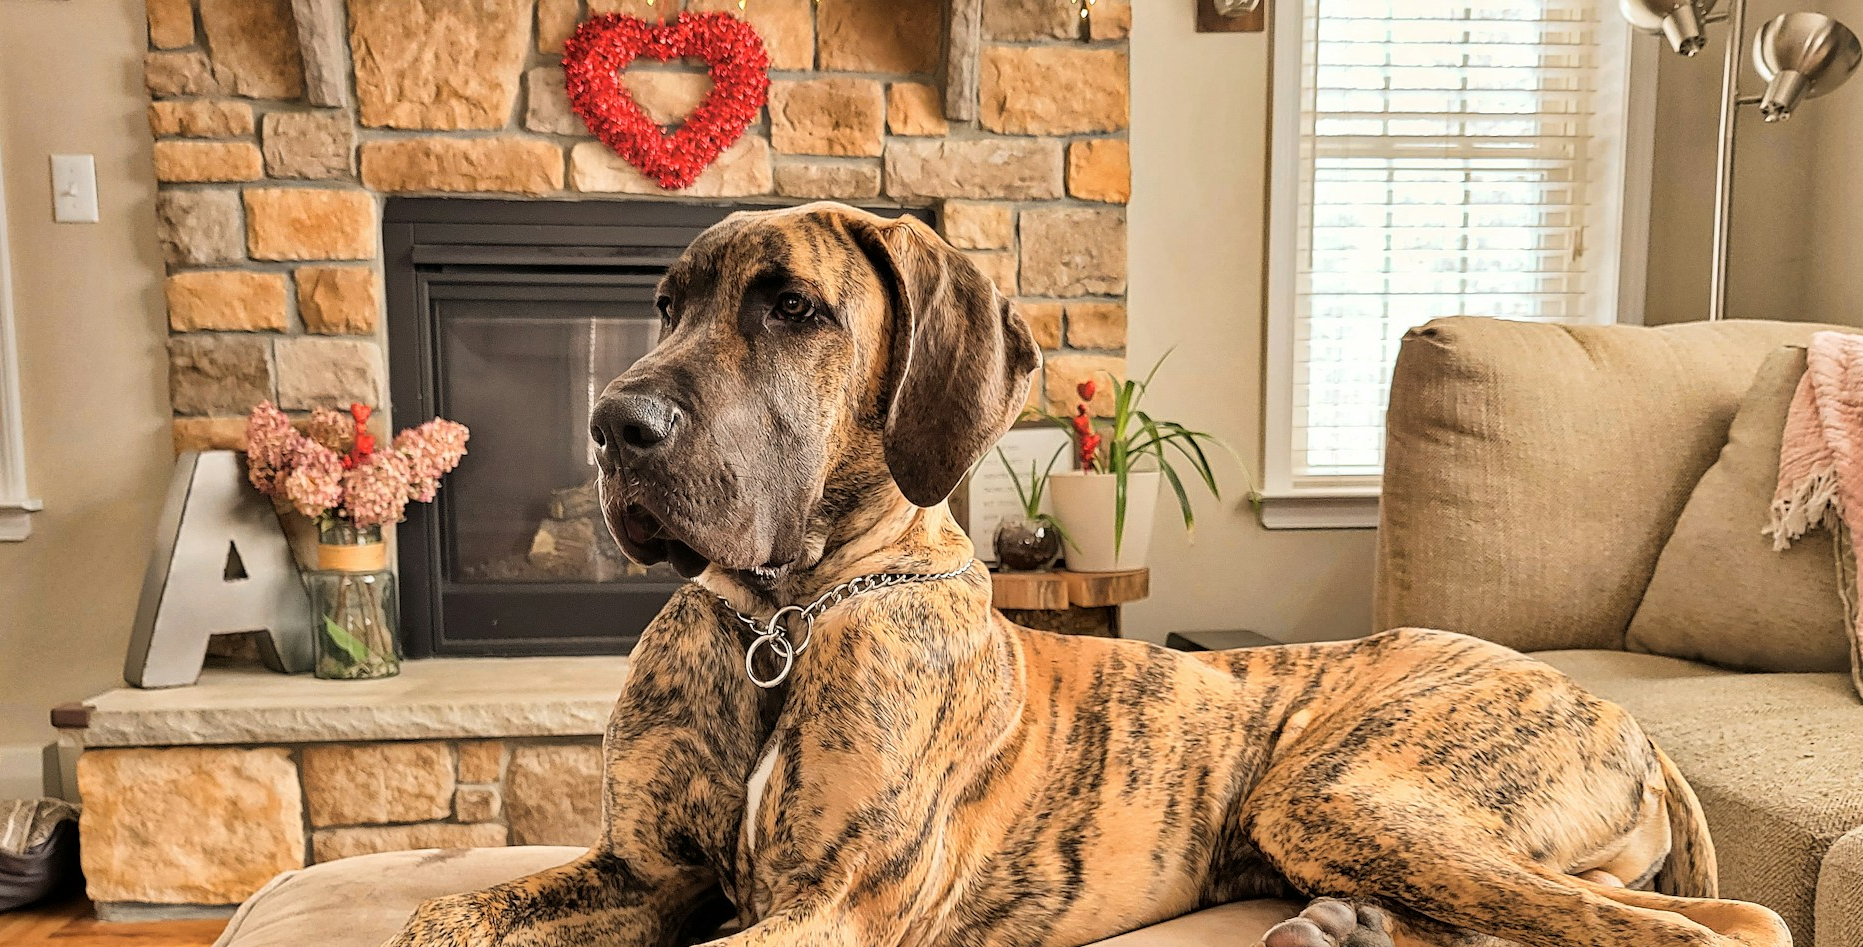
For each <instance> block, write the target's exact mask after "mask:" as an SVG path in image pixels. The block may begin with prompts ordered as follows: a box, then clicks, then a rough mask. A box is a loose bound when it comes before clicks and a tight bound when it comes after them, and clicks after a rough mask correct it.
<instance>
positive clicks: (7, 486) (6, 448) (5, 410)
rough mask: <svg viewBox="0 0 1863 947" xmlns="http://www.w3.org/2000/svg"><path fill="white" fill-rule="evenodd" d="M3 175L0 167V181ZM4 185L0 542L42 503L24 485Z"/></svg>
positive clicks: (18, 534)
mask: <svg viewBox="0 0 1863 947" xmlns="http://www.w3.org/2000/svg"><path fill="white" fill-rule="evenodd" d="M4 178H5V174H4V168H0V182H3V181H4ZM6 218H7V215H6V186H5V184H4V183H0V542H19V541H21V540H23V539H25V538H26V537H27V536H29V535H31V533H32V513H33V511H35V510H38V509H40V508H41V507H42V505H43V504H41V503H40V502H39V501H38V500H36V499H34V498H33V497H32V496H31V494H30V492H29V491H28V490H27V489H26V431H25V420H24V418H23V417H22V415H21V410H20V395H19V343H18V341H17V339H16V336H15V335H14V332H13V264H12V253H11V250H10V249H9V248H8V245H7V219H6Z"/></svg>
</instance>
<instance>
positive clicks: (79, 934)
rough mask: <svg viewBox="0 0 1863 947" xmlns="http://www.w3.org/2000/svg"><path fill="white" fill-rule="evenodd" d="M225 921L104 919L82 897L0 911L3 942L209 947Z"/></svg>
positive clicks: (37, 946) (9, 945)
mask: <svg viewBox="0 0 1863 947" xmlns="http://www.w3.org/2000/svg"><path fill="white" fill-rule="evenodd" d="M225 927H226V921H224V920H217V921H138V922H134V923H106V922H104V921H99V920H97V918H96V917H94V916H93V915H92V912H91V903H90V902H89V901H87V900H85V899H83V898H71V899H67V900H64V901H51V902H44V903H40V904H35V905H33V906H32V907H29V908H26V909H24V910H21V911H9V912H7V913H5V914H0V945H5V947H212V944H213V942H214V939H215V938H217V937H219V936H220V931H221V930H223V929H225Z"/></svg>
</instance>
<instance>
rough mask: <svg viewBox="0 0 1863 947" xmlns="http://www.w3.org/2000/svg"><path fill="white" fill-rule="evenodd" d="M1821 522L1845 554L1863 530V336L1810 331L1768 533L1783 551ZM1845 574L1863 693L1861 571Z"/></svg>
mask: <svg viewBox="0 0 1863 947" xmlns="http://www.w3.org/2000/svg"><path fill="white" fill-rule="evenodd" d="M1820 526H1821V527H1824V528H1825V529H1826V530H1827V531H1829V532H1830V533H1831V534H1832V535H1833V536H1834V537H1835V538H1836V546H1837V548H1838V555H1839V556H1840V557H1844V556H1846V551H1847V550H1848V549H1850V548H1851V541H1852V539H1853V538H1854V537H1856V536H1858V535H1863V335H1850V334H1848V333H1842V332H1819V333H1815V334H1814V335H1812V337H1811V348H1810V350H1809V351H1807V352H1806V353H1805V375H1804V377H1803V378H1800V379H1799V381H1798V390H1797V391H1796V392H1794V393H1793V395H1792V407H1791V410H1790V411H1788V412H1787V414H1786V417H1785V436H1784V440H1783V442H1782V443H1781V444H1780V446H1779V485H1778V488H1777V489H1776V490H1775V491H1774V492H1773V496H1772V517H1771V520H1770V522H1768V524H1767V526H1766V532H1767V533H1768V534H1769V535H1771V536H1772V547H1773V548H1774V549H1776V550H1777V549H1785V548H1787V547H1788V546H1790V545H1791V544H1792V542H1793V541H1794V540H1797V539H1798V538H1800V537H1802V536H1804V535H1805V534H1806V533H1808V532H1810V531H1811V530H1813V529H1816V528H1818V527H1820ZM1850 558H1851V559H1854V556H1850ZM1840 561H1842V560H1841V559H1840ZM1852 568H1854V562H1852ZM1844 573H1845V574H1844V576H1843V581H1841V582H1840V583H1839V585H1840V587H1845V594H1844V608H1845V613H1846V614H1847V615H1848V616H1849V617H1850V677H1851V681H1852V682H1853V683H1854V684H1855V685H1856V688H1857V693H1858V694H1860V695H1863V625H1860V624H1859V617H1860V616H1859V615H1858V610H1857V607H1856V589H1857V587H1858V584H1857V583H1860V582H1863V575H1855V576H1853V575H1852V574H1851V573H1850V570H1849V569H1846V570H1844ZM1853 578H1854V579H1855V581H1854V582H1853V581H1852V579H1853Z"/></svg>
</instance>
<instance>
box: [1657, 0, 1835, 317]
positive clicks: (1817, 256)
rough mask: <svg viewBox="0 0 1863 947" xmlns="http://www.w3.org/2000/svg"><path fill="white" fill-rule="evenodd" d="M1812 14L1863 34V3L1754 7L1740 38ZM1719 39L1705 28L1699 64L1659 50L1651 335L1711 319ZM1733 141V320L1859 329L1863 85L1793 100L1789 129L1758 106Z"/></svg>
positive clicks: (1746, 88)
mask: <svg viewBox="0 0 1863 947" xmlns="http://www.w3.org/2000/svg"><path fill="white" fill-rule="evenodd" d="M1813 9H1815V10H1818V11H1820V12H1823V13H1826V14H1829V15H1831V16H1834V17H1837V18H1838V19H1840V20H1843V21H1844V22H1846V23H1848V24H1849V25H1850V26H1851V27H1852V28H1853V29H1863V0H1830V2H1819V3H1810V2H1803V0H1752V2H1751V3H1750V4H1749V6H1748V8H1747V31H1746V33H1747V35H1746V39H1747V41H1748V42H1751V40H1752V36H1753V33H1754V31H1755V30H1757V29H1759V26H1760V24H1762V23H1764V22H1766V21H1767V20H1768V19H1771V18H1772V17H1774V16H1777V15H1779V14H1781V13H1787V12H1791V11H1793V10H1813ZM1726 38H1727V24H1724V23H1722V24H1715V25H1712V26H1710V27H1709V45H1708V48H1707V49H1706V50H1705V51H1703V52H1702V54H1701V55H1699V56H1697V57H1695V58H1694V59H1683V58H1681V57H1679V56H1676V55H1673V54H1671V53H1670V52H1669V51H1668V49H1667V47H1663V48H1662V57H1661V60H1660V62H1661V65H1660V67H1659V70H1660V79H1659V81H1658V83H1657V112H1656V147H1655V154H1656V162H1655V172H1656V173H1655V176H1654V178H1653V179H1652V181H1651V193H1650V203H1651V220H1650V278H1649V293H1648V302H1647V307H1648V308H1647V311H1646V316H1645V321H1646V322H1648V323H1649V324H1652V325H1660V324H1665V323H1672V322H1691V321H1694V320H1697V319H1703V318H1706V315H1707V311H1708V280H1709V264H1710V261H1711V259H1712V231H1713V215H1714V163H1715V146H1716V143H1717V141H1718V140H1719V139H1718V129H1717V124H1718V122H1719V117H1720V106H1719V103H1720V89H1721V64H1722V57H1723V55H1724V54H1725V50H1726V46H1725V45H1723V44H1724V43H1725V42H1726ZM1639 40H1641V41H1645V42H1650V43H1655V44H1660V42H1661V41H1660V40H1656V39H1654V38H1648V37H1639ZM1747 63H1748V64H1747V66H1746V67H1744V68H1743V70H1742V74H1741V79H1740V81H1741V91H1742V92H1743V93H1757V92H1760V91H1761V90H1763V89H1764V88H1765V84H1764V83H1763V82H1761V81H1760V78H1759V75H1758V74H1757V73H1756V72H1754V71H1753V69H1752V65H1751V63H1752V57H1751V56H1748V57H1747ZM1738 132H1739V137H1738V141H1739V147H1738V148H1737V149H1736V150H1735V152H1734V157H1735V161H1734V213H1733V230H1732V251H1731V253H1730V254H1729V261H1730V267H1729V277H1728V291H1727V313H1728V316H1729V317H1730V318H1737V319H1740V318H1744V319H1789V320H1794V321H1807V322H1837V323H1844V324H1849V325H1863V304H1859V299H1860V297H1859V294H1860V293H1863V267H1859V266H1858V265H1857V264H1858V261H1859V260H1863V223H1860V222H1859V218H1858V213H1857V209H1858V208H1859V207H1863V170H1860V169H1863V80H1855V79H1853V80H1852V82H1851V84H1849V85H1846V86H1845V87H1844V88H1842V89H1839V90H1837V91H1836V92H1833V93H1832V94H1831V95H1830V96H1829V97H1826V98H1821V99H1818V100H1816V101H1813V102H1809V103H1801V105H1800V106H1799V109H1798V111H1797V112H1796V113H1795V114H1794V115H1793V117H1792V118H1791V119H1789V120H1788V121H1785V122H1783V123H1776V124H1772V125H1767V124H1765V123H1764V122H1762V121H1761V120H1760V117H1759V110H1758V109H1755V108H1752V107H1750V106H1749V107H1743V108H1741V109H1740V118H1739V126H1738Z"/></svg>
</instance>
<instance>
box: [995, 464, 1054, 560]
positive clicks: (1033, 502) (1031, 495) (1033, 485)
mask: <svg viewBox="0 0 1863 947" xmlns="http://www.w3.org/2000/svg"><path fill="white" fill-rule="evenodd" d="M1065 449H1066V445H1062V446H1061V447H1057V448H1055V450H1054V454H1053V455H1052V456H1050V457H1049V458H1048V466H1047V467H1045V468H1043V469H1042V470H1041V471H1040V472H1037V471H1036V470H1035V461H1033V460H1031V461H1029V480H1028V486H1026V487H1024V486H1023V485H1022V476H1021V475H1020V474H1018V473H1016V468H1015V465H1014V464H1011V463H1010V462H1009V455H1008V454H1005V453H1003V449H1002V448H1001V447H998V448H997V449H996V457H997V459H998V460H1001V461H1002V462H1003V469H1004V470H1007V471H1009V482H1010V483H1011V484H1013V485H1014V486H1015V488H1016V500H1017V501H1019V502H1020V503H1021V504H1022V515H1023V516H1024V517H1025V518H1027V519H1028V520H1029V521H1030V522H1032V523H1040V524H1041V525H1043V526H1046V527H1048V528H1050V529H1052V530H1054V531H1055V532H1056V533H1057V534H1059V535H1060V537H1061V540H1062V541H1063V542H1066V541H1068V540H1067V531H1066V530H1064V529H1062V528H1061V524H1060V523H1059V522H1058V521H1056V520H1055V518H1054V516H1053V515H1052V514H1049V513H1043V512H1042V511H1041V501H1042V500H1043V498H1045V497H1046V496H1047V494H1048V478H1049V477H1050V476H1051V475H1053V473H1054V462H1055V461H1057V460H1060V459H1061V452H1062V451H1063V450H1065Z"/></svg>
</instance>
